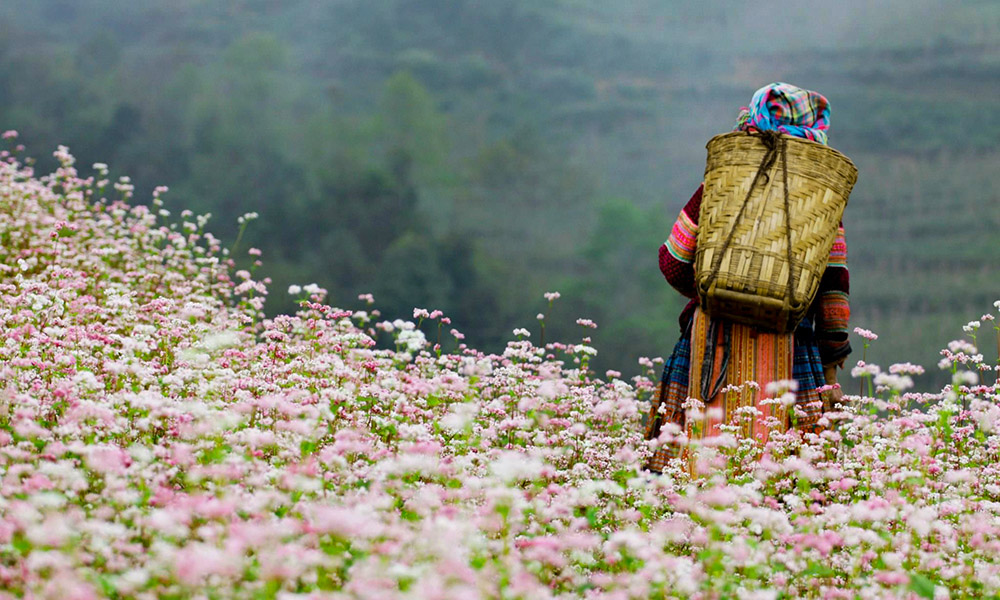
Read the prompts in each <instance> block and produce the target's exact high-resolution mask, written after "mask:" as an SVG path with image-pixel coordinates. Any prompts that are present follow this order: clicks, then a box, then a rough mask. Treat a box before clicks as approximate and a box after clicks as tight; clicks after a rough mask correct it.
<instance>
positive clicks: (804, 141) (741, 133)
mask: <svg viewBox="0 0 1000 600" xmlns="http://www.w3.org/2000/svg"><path fill="white" fill-rule="evenodd" d="M742 136H751V137H755V136H754V134H753V133H752V132H750V131H727V132H726V133H720V134H718V135H714V136H712V138H711V139H709V140H708V142H706V143H705V149H706V150H707V149H708V147H709V146H711V145H712V143H713V142H715V141H716V140H721V139H723V138H729V137H742ZM781 138H782V139H784V140H786V141H789V142H792V143H794V144H803V145H805V146H815V147H816V148H817V149H823V150H827V151H829V152H832V153H833V154H835V155H836V156H838V157H840V158H842V159H844V160H845V161H847V162H848V163H849V164H850V165H851V166H852V167H854V169H855V171H856V170H857V168H858V166H857V165H855V164H854V161H852V160H851V159H850V157H849V156H847V155H846V154H844V153H843V152H841V151H840V150H837V149H836V148H834V147H833V146H829V145H827V144H821V143H819V142H814V141H813V140H807V139H805V138H800V137H797V136H794V135H788V134H787V133H782V134H781Z"/></svg>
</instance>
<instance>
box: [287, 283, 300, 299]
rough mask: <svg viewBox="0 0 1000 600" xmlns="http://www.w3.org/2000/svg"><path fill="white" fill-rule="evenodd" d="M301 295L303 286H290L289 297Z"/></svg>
mask: <svg viewBox="0 0 1000 600" xmlns="http://www.w3.org/2000/svg"><path fill="white" fill-rule="evenodd" d="M301 293H302V286H301V285H290V286H288V295H290V296H298V295H299V294H301Z"/></svg>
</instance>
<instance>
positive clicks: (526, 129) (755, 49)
mask: <svg viewBox="0 0 1000 600" xmlns="http://www.w3.org/2000/svg"><path fill="white" fill-rule="evenodd" d="M830 4H831V3H822V2H818V1H815V0H809V1H806V2H801V3H796V4H795V6H788V7H784V8H783V12H782V14H781V15H775V14H773V13H772V12H771V11H761V10H759V7H756V6H753V5H747V4H746V3H741V2H736V1H735V0H725V1H723V2H716V3H711V6H708V5H707V4H705V3H701V2H696V1H693V0H692V1H674V2H662V1H653V0H629V1H628V2H612V3H609V2H604V1H602V0H548V1H543V2H538V1H534V0H490V1H489V2H481V1H475V0H379V1H378V2H372V1H368V0H338V1H334V2H319V1H316V0H281V1H277V0H240V1H235V2H211V1H208V0H169V1H168V0H143V1H134V2H128V3H122V2H118V1H116V0H89V1H87V2H77V1H71V0H36V1H34V2H30V3H7V4H4V5H0V128H3V129H17V130H19V131H21V133H22V139H23V140H24V142H25V144H26V145H27V146H28V151H29V153H30V154H34V155H38V156H40V155H43V154H45V153H47V152H48V151H49V150H50V149H54V148H55V145H56V144H57V143H67V144H69V145H70V146H71V148H72V150H73V152H74V154H76V156H78V157H79V159H80V165H81V166H82V167H83V170H84V172H87V166H88V165H90V164H91V163H93V162H105V163H108V164H110V165H111V166H112V168H113V169H114V171H113V174H114V173H127V174H129V175H131V176H132V178H133V180H134V182H135V183H136V185H137V195H138V197H139V198H140V199H143V198H145V197H148V193H149V191H150V190H152V188H153V187H154V186H156V185H160V184H164V185H168V186H170V188H171V190H172V191H171V192H170V194H168V195H167V197H166V198H167V208H171V197H174V198H183V202H182V203H181V204H183V206H184V207H188V206H190V207H191V208H193V209H195V210H199V211H202V212H211V213H213V215H214V217H213V223H214V224H213V225H212V228H213V230H215V231H217V232H219V233H220V234H222V235H224V236H225V237H226V238H227V239H228V241H230V242H231V241H232V240H233V239H234V238H235V235H236V227H237V225H236V218H237V217H238V216H239V215H241V214H243V213H245V212H250V211H255V212H258V213H259V214H260V216H261V218H260V219H259V220H258V221H256V222H254V223H253V224H252V225H251V227H250V229H249V230H248V232H247V238H245V240H244V242H243V243H242V247H243V248H244V249H245V248H247V247H248V244H249V245H253V246H256V247H259V248H261V249H263V251H264V253H265V255H266V260H265V261H264V262H265V267H264V268H265V269H267V273H266V274H267V275H269V276H270V277H272V278H273V280H274V282H275V285H274V286H273V288H272V289H275V290H278V291H279V292H278V293H276V294H275V295H274V296H273V297H272V298H270V299H269V300H268V304H267V310H268V311H269V312H271V313H275V312H280V311H287V310H290V309H291V308H292V302H291V299H290V298H288V297H286V296H285V295H284V293H283V292H281V290H283V289H285V288H286V287H287V286H288V285H289V284H293V283H297V284H302V283H308V282H312V281H315V282H317V283H319V284H320V285H322V286H323V287H326V288H327V289H329V290H330V297H331V301H332V302H333V303H335V304H338V303H339V304H342V305H345V306H353V305H354V303H355V302H356V301H355V300H354V299H355V298H356V295H357V294H358V293H361V292H373V293H374V294H375V296H376V300H377V304H378V305H379V306H380V307H381V308H382V309H383V312H384V314H385V316H388V317H393V316H397V315H405V314H410V312H411V310H412V307H413V306H425V307H427V308H432V309H433V308H438V309H441V310H443V311H445V313H446V314H448V315H450V316H451V317H452V319H453V321H454V325H455V326H456V327H457V328H458V329H460V330H462V331H464V332H465V333H466V334H467V335H468V336H469V338H470V341H471V342H472V343H473V345H476V346H478V347H484V348H495V347H496V344H498V343H500V341H501V340H502V339H504V338H506V337H509V332H510V330H511V329H513V328H514V327H515V326H524V325H534V322H533V320H534V315H535V313H536V312H538V311H539V310H544V308H545V304H544V301H543V300H542V297H541V295H542V292H544V291H548V290H555V289H558V290H560V291H561V292H562V293H563V300H561V302H560V305H559V307H558V311H557V314H556V315H552V316H550V317H549V318H548V319H547V321H546V327H548V328H551V329H550V332H551V335H553V336H555V337H556V338H567V337H568V333H567V330H568V329H571V328H574V327H575V325H573V321H574V320H575V318H576V317H578V316H580V317H587V318H592V319H594V320H595V321H597V322H598V323H599V324H600V328H599V329H598V330H596V331H595V332H594V336H593V337H594V341H595V344H596V345H597V346H598V347H599V348H600V349H601V350H602V355H601V356H600V357H598V359H599V362H598V363H597V365H598V366H599V367H600V368H615V369H619V370H623V371H626V372H630V371H633V370H634V369H633V365H635V358H636V357H637V356H639V355H662V354H664V353H667V352H669V350H670V348H671V346H672V344H673V341H674V339H675V338H676V335H677V332H676V325H675V317H676V314H677V312H678V310H679V308H680V306H681V305H682V301H681V299H680V298H679V297H678V296H677V295H676V294H674V293H673V292H672V291H671V290H670V289H669V288H668V286H666V284H665V283H663V282H662V278H661V277H660V275H659V273H658V271H657V269H656V259H655V255H656V248H657V247H658V245H659V244H660V243H661V242H662V241H663V239H664V238H665V237H666V235H667V232H668V229H669V226H670V224H671V222H672V220H673V218H674V217H675V216H676V213H677V211H678V210H679V209H680V207H681V205H682V204H683V202H684V201H686V199H687V197H688V196H689V195H690V193H691V191H693V189H694V188H695V187H696V186H697V184H698V181H699V179H700V174H701V171H702V168H703V160H704V150H703V145H704V143H705V141H707V139H708V138H709V137H711V136H712V135H714V134H716V133H720V132H723V131H725V130H727V129H728V128H729V127H730V124H731V122H732V120H733V118H734V116H735V113H736V109H737V108H738V107H739V106H740V105H741V104H743V103H745V102H746V101H747V100H748V99H749V96H750V94H751V93H752V92H753V90H754V89H756V88H757V87H758V86H760V85H763V84H765V83H768V82H770V81H775V80H786V81H791V82H793V83H796V84H798V85H802V86H805V87H809V88H812V89H816V90H819V91H821V92H823V93H824V94H826V95H827V96H828V97H829V98H830V100H831V104H832V106H833V128H832V130H831V143H832V144H833V145H834V146H835V147H837V148H838V149H840V150H842V151H844V152H845V153H846V154H848V155H849V156H851V157H852V158H853V159H854V160H855V162H856V163H857V164H858V166H859V169H860V172H861V179H860V180H859V183H858V186H857V188H856V190H855V193H854V195H853V196H852V200H851V206H850V208H849V209H848V215H847V217H846V226H847V228H848V241H849V244H850V252H851V259H850V260H851V265H852V274H853V290H852V292H853V305H854V311H855V313H854V314H855V319H854V320H855V322H857V323H858V324H859V325H862V326H864V327H868V328H870V329H874V330H876V331H878V332H879V333H880V334H881V335H882V338H881V340H880V341H879V345H878V350H879V353H878V355H876V356H874V359H875V360H876V361H879V360H882V359H883V357H885V360H888V358H889V357H892V359H894V360H912V361H914V362H920V363H923V364H925V365H928V366H930V365H933V363H935V362H936V360H937V357H936V355H935V354H934V352H935V351H934V349H935V348H938V347H940V346H941V345H943V344H944V343H945V342H947V340H948V333H947V332H952V331H955V330H956V328H957V326H959V325H961V324H962V323H963V322H964V319H965V318H966V317H967V315H968V314H970V313H975V312H978V311H982V310H985V309H986V308H987V307H989V305H990V303H991V302H992V301H993V300H995V299H997V298H998V297H1000V286H997V284H996V269H997V267H996V265H998V264H1000V203H998V202H997V200H998V198H997V191H996V190H997V189H998V185H997V184H998V183H1000V181H998V178H1000V174H998V172H997V169H996V165H997V164H1000V162H998V160H1000V150H998V148H997V140H1000V125H998V121H997V119H995V118H994V117H993V115H995V114H998V109H1000V93H998V92H1000V6H998V5H997V4H996V3H993V2H984V1H975V0H962V1H956V2H952V3H941V2H932V1H930V0H905V1H904V0H890V1H887V2H880V3H874V2H870V1H865V0H851V1H848V2H843V3H837V6H830ZM43 162H45V161H43ZM41 166H42V167H46V166H50V164H49V163H46V164H43V165H41ZM241 260H243V258H241ZM246 260H247V263H249V259H246ZM483 315H487V316H488V317H489V318H483Z"/></svg>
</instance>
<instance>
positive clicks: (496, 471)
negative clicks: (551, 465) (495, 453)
mask: <svg viewBox="0 0 1000 600" xmlns="http://www.w3.org/2000/svg"><path fill="white" fill-rule="evenodd" d="M544 468H545V463H543V462H542V461H541V460H540V459H539V458H538V457H536V456H530V455H526V454H522V453H520V452H513V451H508V452H504V453H503V454H501V455H500V456H499V457H498V458H497V459H496V460H494V461H493V462H492V463H491V464H490V471H491V472H492V473H493V475H495V476H496V477H497V478H498V479H500V480H501V481H503V482H504V483H508V484H509V483H514V482H517V481H531V480H533V479H537V478H538V477H539V476H540V475H541V474H542V470H543V469H544Z"/></svg>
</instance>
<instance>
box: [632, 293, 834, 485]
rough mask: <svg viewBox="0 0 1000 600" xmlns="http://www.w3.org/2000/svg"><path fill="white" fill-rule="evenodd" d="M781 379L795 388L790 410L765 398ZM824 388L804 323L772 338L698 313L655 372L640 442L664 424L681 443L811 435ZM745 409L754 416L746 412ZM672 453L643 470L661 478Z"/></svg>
mask: <svg viewBox="0 0 1000 600" xmlns="http://www.w3.org/2000/svg"><path fill="white" fill-rule="evenodd" d="M788 380H795V382H796V384H797V386H796V387H797V389H798V391H797V393H796V396H795V402H794V410H789V409H788V408H786V407H784V406H783V405H781V404H780V403H778V402H774V401H773V400H772V399H771V398H769V396H774V395H775V394H767V393H765V390H766V389H767V386H768V384H769V383H771V382H780V381H788ZM824 383H825V380H824V378H823V363H822V361H821V360H820V356H819V346H818V345H817V344H816V339H815V336H814V334H813V328H812V322H811V321H810V320H808V319H806V320H804V321H803V322H802V323H801V324H800V325H799V327H798V328H797V329H796V330H795V332H794V333H786V334H778V333H769V332H762V331H758V330H756V329H754V328H752V327H747V326H745V325H741V324H739V323H732V322H729V321H723V320H717V321H713V320H712V319H710V318H709V317H708V316H707V315H705V314H704V313H703V312H702V311H701V309H700V308H699V309H697V310H696V311H695V314H694V316H693V317H692V319H691V321H690V322H689V323H688V327H687V329H686V330H685V332H684V334H683V335H681V338H680V340H678V341H677V344H676V345H675V346H674V351H673V353H672V354H671V356H670V358H669V359H668V360H667V363H666V364H665V365H664V367H663V376H662V377H661V380H660V390H659V394H658V397H657V398H656V399H655V400H654V402H653V405H652V407H651V410H650V413H649V418H648V419H647V421H646V438H647V439H656V438H658V437H659V436H660V433H661V431H662V428H663V425H664V424H666V423H672V424H674V425H675V426H676V427H675V428H674V430H675V431H683V432H684V433H685V434H686V435H687V436H688V438H702V437H706V436H712V435H718V434H719V433H720V426H721V425H723V424H733V425H736V426H737V427H738V429H737V431H738V433H739V434H740V435H743V436H745V437H754V438H756V439H757V440H758V441H760V442H766V441H767V437H768V435H769V433H770V432H773V431H783V430H784V429H785V428H787V427H788V426H790V425H793V426H794V427H796V428H797V429H800V430H809V431H815V430H816V428H817V425H816V423H817V421H818V420H819V418H820V417H821V416H822V413H823V407H822V398H821V396H820V391H819V388H820V387H821V386H823V385H824ZM692 407H694V408H697V410H695V411H692V412H691V413H690V414H692V415H693V416H695V417H696V418H693V419H688V418H687V416H688V413H689V408H692ZM750 407H752V409H755V410H747V409H750ZM741 409H743V410H741ZM678 454H679V448H678V446H676V445H675V444H672V443H667V444H664V445H662V446H661V447H660V448H659V449H658V450H657V451H656V452H655V453H654V455H653V457H652V458H651V459H650V461H649V463H647V465H646V467H647V468H648V469H649V470H651V471H662V470H663V468H664V467H665V465H666V463H667V462H668V461H669V460H671V459H673V458H675V457H677V456H678Z"/></svg>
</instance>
